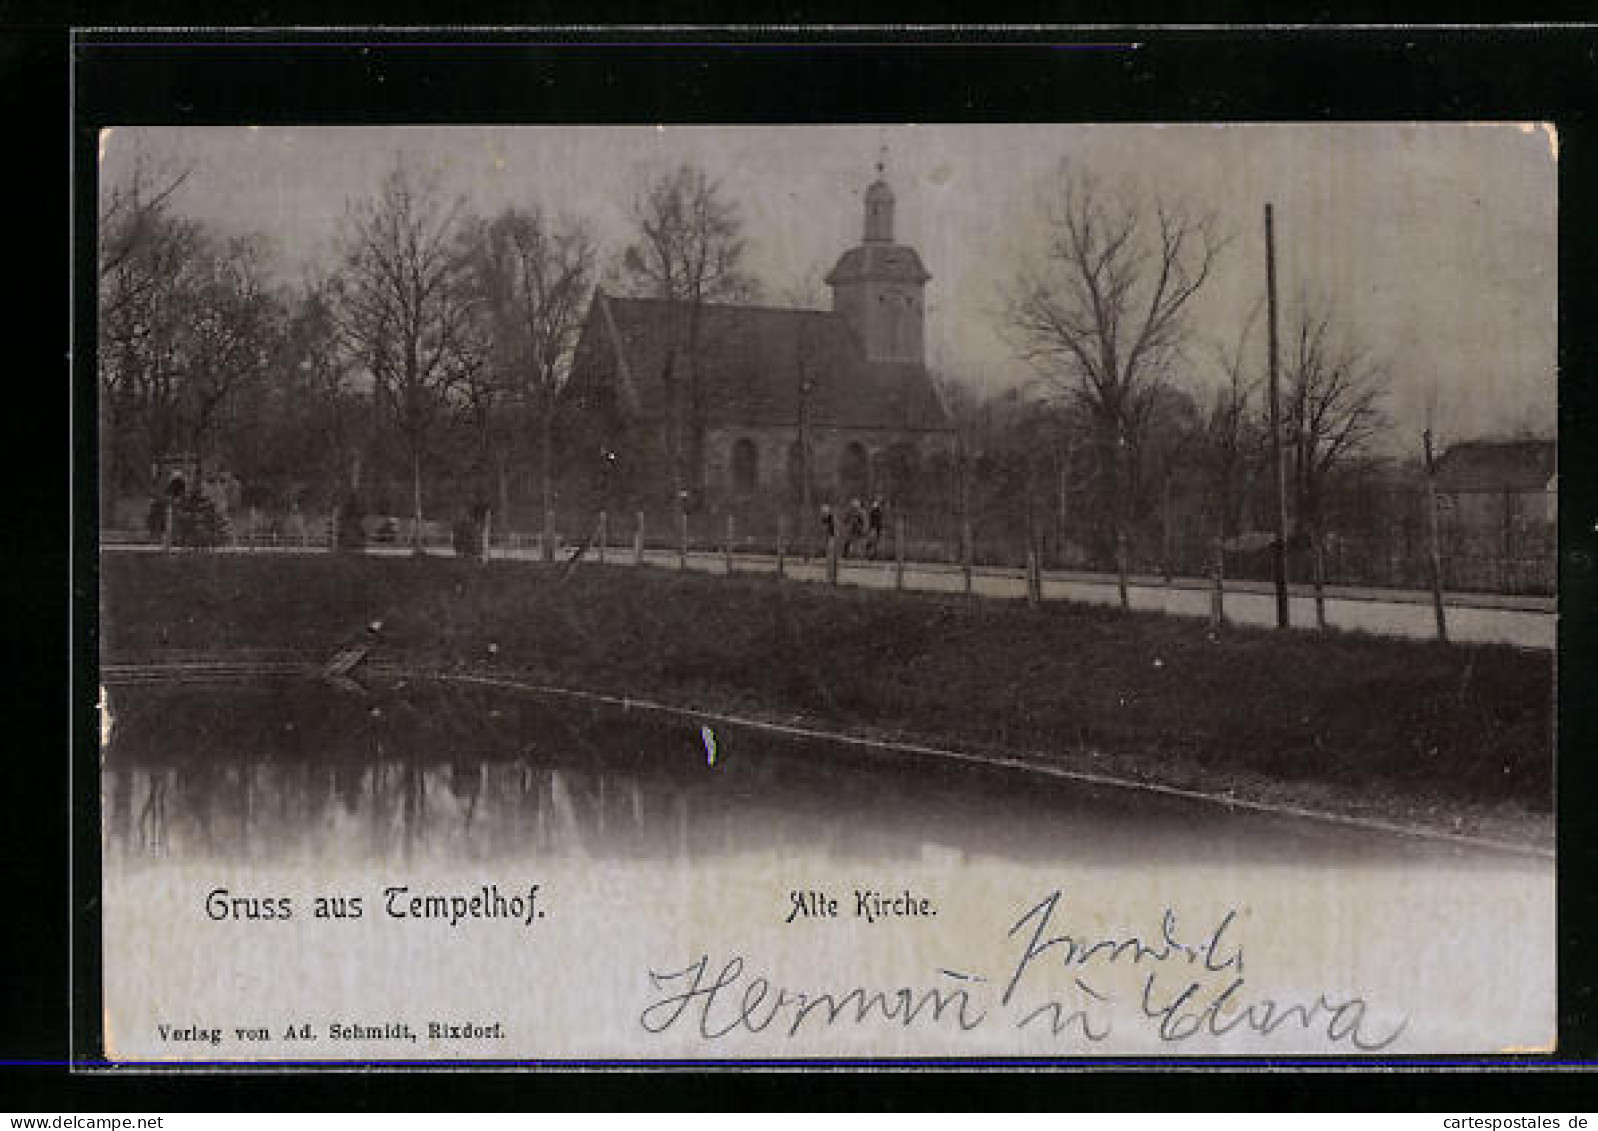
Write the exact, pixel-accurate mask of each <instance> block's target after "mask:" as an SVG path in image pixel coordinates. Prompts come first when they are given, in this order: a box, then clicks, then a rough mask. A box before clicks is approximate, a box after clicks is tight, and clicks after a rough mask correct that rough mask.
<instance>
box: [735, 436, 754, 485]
mask: <svg viewBox="0 0 1598 1131" xmlns="http://www.w3.org/2000/svg"><path fill="white" fill-rule="evenodd" d="M732 486H733V490H735V491H738V492H739V493H741V494H745V495H749V494H753V493H754V491H755V489H756V488H757V487H759V486H760V451H759V449H757V448H756V447H755V442H754V441H753V440H751V439H750V438H749V437H748V436H742V437H740V438H739V439H738V442H737V443H735V444H733V446H732Z"/></svg>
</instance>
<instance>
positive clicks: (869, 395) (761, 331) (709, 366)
mask: <svg viewBox="0 0 1598 1131" xmlns="http://www.w3.org/2000/svg"><path fill="white" fill-rule="evenodd" d="M681 313H682V308H681V307H680V306H677V305H675V304H672V303H668V302H666V301H664V300H661V299H640V298H616V297H612V296H610V295H606V294H604V293H603V292H598V293H596V295H595V298H594V312H591V314H590V319H589V326H588V328H587V329H585V331H584V336H585V337H587V336H588V335H589V334H590V333H600V334H603V335H604V338H605V340H607V341H608V342H609V344H610V347H611V348H613V349H615V350H616V352H617V355H618V356H617V361H618V363H619V364H618V369H619V370H620V372H619V374H618V376H619V378H620V379H621V380H622V381H624V382H627V383H628V384H629V386H630V389H629V391H628V393H629V395H628V397H627V399H628V400H629V401H630V402H631V405H630V407H631V408H632V410H633V411H634V412H636V413H638V414H639V415H642V416H646V417H658V416H659V415H661V414H662V413H663V412H664V389H663V387H662V382H661V374H662V371H663V369H664V365H665V360H666V357H667V354H668V352H669V350H670V348H671V343H672V342H673V340H674V337H675V333H676V325H677V324H678V323H676V321H675V320H676V319H678V318H680V316H681ZM596 315H598V317H596ZM700 317H701V319H702V321H701V324H700V331H699V333H700V342H701V358H702V370H701V373H702V375H703V376H702V380H703V381H704V392H705V403H706V406H707V416H708V423H710V424H712V425H714V424H744V425H779V426H781V425H793V424H795V423H796V422H797V421H798V419H799V403H800V384H801V381H802V380H803V379H805V378H808V379H809V380H810V382H811V390H810V394H809V412H808V415H809V419H810V422H811V423H812V424H815V425H818V426H820V427H829V426H830V427H853V428H883V429H893V430H909V431H924V430H941V429H946V428H948V427H949V426H950V425H949V419H948V414H947V413H946V412H945V411H944V408H943V404H942V402H941V401H940V400H939V399H938V395H937V392H936V390H935V389H934V388H933V385H932V378H931V376H930V375H929V374H928V373H927V370H926V366H924V365H921V364H918V363H912V362H872V361H868V360H866V358H865V354H864V350H863V348H862V346H861V343H860V339H859V337H858V336H856V334H855V332H854V330H853V329H852V328H851V327H850V326H849V324H848V323H847V322H846V321H845V320H844V319H843V317H842V316H841V315H838V314H835V313H833V312H832V311H828V310H792V309H784V308H778V307H764V306H733V305H726V304H720V303H714V304H706V305H705V306H704V307H702V308H701V314H700ZM596 323H599V325H597V326H596ZM578 352H579V362H578V365H579V369H580V368H581V367H582V361H581V355H582V353H583V350H581V349H579V351H578ZM581 376H582V375H581V374H580V373H577V374H574V378H580V377H581Z"/></svg>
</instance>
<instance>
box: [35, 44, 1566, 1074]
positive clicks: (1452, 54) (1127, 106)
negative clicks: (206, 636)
mask: <svg viewBox="0 0 1598 1131" xmlns="http://www.w3.org/2000/svg"><path fill="white" fill-rule="evenodd" d="M130 38H133V37H131V36H129V35H126V34H117V33H97V32H80V33H77V34H76V35H75V36H74V37H73V39H72V41H71V43H70V44H69V52H70V61H71V64H72V69H71V74H70V84H71V92H72V97H73V106H72V130H73V135H72V151H73V158H74V160H75V162H76V163H77V173H78V175H77V178H76V180H75V183H73V184H72V185H71V186H70V187H71V190H72V193H73V195H72V197H71V200H72V208H73V220H74V221H75V225H76V233H77V237H76V245H75V251H76V255H77V264H76V265H77V266H78V267H79V268H80V270H79V271H78V273H77V276H76V278H75V280H74V282H75V284H76V289H75V290H74V292H73V299H74V315H73V319H74V320H73V361H74V366H75V372H76V376H75V379H74V381H73V383H72V392H71V398H72V413H73V417H74V419H75V421H76V424H77V431H76V432H75V433H74V434H73V436H72V445H73V453H72V458H73V464H74V468H75V473H76V474H75V477H74V483H73V495H72V499H71V505H72V511H73V513H74V514H76V515H78V516H85V515H87V516H93V515H94V514H96V513H97V507H96V500H95V498H94V476H93V474H92V469H93V464H94V451H95V445H94V439H93V434H92V432H93V420H94V383H93V379H92V356H93V353H92V351H93V333H94V326H93V315H92V308H93V293H92V284H88V285H86V278H88V279H92V272H90V273H88V275H87V276H86V275H85V273H84V272H83V271H82V270H81V267H82V264H83V262H84V256H85V255H86V254H92V252H90V251H88V250H87V249H92V246H93V237H92V232H93V222H94V213H95V209H94V185H93V177H92V172H93V169H94V164H95V162H94V154H95V146H94V133H95V130H96V129H97V127H98V126H99V125H100V124H194V125H199V124H222V123H228V122H240V121H251V122H255V123H258V124H263V125H265V124H288V123H312V122H322V123H330V122H341V123H351V124H354V123H373V124H375V123H379V122H396V123H397V122H407V123H442V122H449V121H469V122H473V123H482V124H489V123H498V122H574V121H584V122H593V123H605V122H649V121H656V120H660V121H669V122H695V121H697V122H725V123H735V122H740V123H741V122H760V121H793V122H834V121H835V122H876V121H916V120H920V121H961V122H976V121H1053V120H1081V121H1125V122H1131V121H1212V120H1247V121H1325V120H1383V119H1411V118H1414V119H1426V118H1435V119H1442V120H1450V119H1472V118H1475V119H1516V120H1552V121H1554V122H1555V123H1556V125H1557V126H1558V127H1559V129H1560V147H1561V152H1560V157H1561V163H1560V239H1559V247H1560V253H1559V256H1560V296H1561V298H1560V339H1561V340H1560V355H1559V356H1560V366H1561V381H1560V407H1559V425H1560V436H1561V439H1562V440H1563V441H1564V443H1562V445H1561V463H1562V465H1563V466H1562V468H1561V480H1562V483H1561V486H1562V490H1561V500H1560V506H1561V543H1562V545H1561V567H1560V601H1561V613H1562V616H1561V625H1560V649H1559V702H1560V705H1561V707H1560V727H1559V746H1560V761H1559V785H1560V806H1559V821H1560V824H1559V853H1560V857H1559V871H1560V889H1559V914H1560V935H1559V938H1560V955H1559V970H1560V1050H1559V1053H1558V1054H1557V1056H1556V1057H1554V1058H1514V1059H1508V1058H1505V1059H1503V1060H1494V1061H1492V1062H1491V1063H1493V1064H1496V1065H1499V1066H1502V1067H1511V1066H1514V1067H1522V1068H1525V1067H1530V1066H1533V1065H1538V1066H1547V1067H1552V1066H1553V1065H1554V1064H1556V1063H1558V1062H1561V1061H1564V1062H1568V1061H1569V1060H1570V1059H1590V1058H1593V1057H1595V1056H1598V1039H1595V1035H1594V1026H1593V1000H1594V989H1593V983H1594V978H1593V974H1592V971H1593V970H1594V969H1595V968H1598V962H1595V961H1594V960H1595V958H1598V955H1595V954H1594V945H1593V941H1592V935H1591V930H1590V924H1591V921H1592V912H1591V906H1590V903H1589V902H1587V901H1585V900H1583V899H1582V898H1581V896H1582V888H1581V884H1580V881H1579V879H1572V877H1583V876H1586V875H1588V874H1590V872H1591V865H1592V863H1593V854H1594V845H1593V843H1592V840H1591V834H1590V832H1589V826H1588V825H1587V824H1586V822H1584V821H1583V820H1582V816H1583V815H1584V814H1583V812H1582V806H1581V800H1582V799H1583V798H1585V797H1589V796H1592V794H1593V789H1592V784H1593V783H1592V780H1591V778H1592V775H1593V770H1592V769H1591V767H1590V765H1583V759H1582V756H1581V752H1582V751H1583V750H1585V749H1588V748H1589V747H1591V746H1592V743H1591V741H1590V738H1591V723H1590V720H1589V717H1588V712H1587V710H1586V702H1587V700H1588V698H1589V696H1588V691H1589V689H1591V688H1592V687H1593V661H1592V660H1591V658H1588V657H1584V656H1583V655H1582V652H1583V651H1584V649H1582V647H1581V641H1582V639H1583V638H1584V637H1585V633H1584V632H1583V631H1582V626H1583V625H1584V624H1585V623H1586V622H1587V619H1588V617H1589V615H1590V603H1591V599H1592V589H1593V579H1592V573H1593V569H1594V566H1595V555H1598V544H1595V541H1598V540H1595V539H1594V538H1593V523H1592V518H1593V513H1594V509H1595V508H1594V497H1593V490H1592V486H1591V485H1592V483H1593V482H1594V477H1593V475H1592V474H1591V470H1590V468H1589V467H1588V462H1589V461H1590V459H1591V452H1590V450H1587V449H1588V448H1589V447H1590V446H1589V445H1588V444H1587V443H1585V440H1586V436H1587V427H1588V421H1589V418H1590V416H1591V414H1592V411H1593V407H1592V403H1591V401H1592V392H1591V389H1590V382H1588V381H1587V380H1586V379H1585V376H1584V375H1585V374H1587V373H1589V372H1591V370H1592V367H1593V355H1594V352H1595V351H1594V342H1593V330H1592V326H1593V321H1594V320H1593V318H1592V314H1593V306H1594V304H1593V301H1592V300H1593V282H1594V277H1593V268H1592V264H1593V263H1594V262H1595V258H1598V257H1595V255H1594V252H1595V251H1598V246H1595V245H1598V224H1595V223H1594V222H1593V220H1594V217H1593V216H1592V215H1591V213H1592V212H1593V207H1592V205H1591V204H1590V203H1589V202H1590V201H1592V200H1594V199H1598V193H1595V192H1594V191H1593V190H1594V188H1595V186H1598V177H1595V175H1594V174H1595V169H1598V144H1595V143H1598V126H1595V123H1594V110H1595V109H1598V67H1595V64H1594V61H1593V60H1594V52H1598V35H1595V33H1594V31H1593V29H1592V28H1591V27H1586V28H1583V27H1573V26H1567V27H1563V28H1551V27H1546V26H1543V27H1529V26H1528V27H1520V28H1488V27H1473V28H1453V29H1433V28H1416V27H1410V28H1349V27H1342V28H1338V27H1308V28H1305V27H1301V28H1297V29H1291V30H1286V29H1264V28H1247V27H1239V28H1220V27H1209V28H1192V27H1189V28H1174V27H1167V28H1158V29H1151V28H1129V27H1128V28H1110V27H1090V28H1080V29H1075V30H1073V29H1065V28H1058V29H1050V30H1047V31H1038V30H1030V31H1003V30H988V31H984V32H973V31H969V30H966V29H957V28H925V29H922V30H911V29H905V28H898V29H893V30H887V29H880V30H874V31H867V30H849V29H833V30H820V29H806V30H793V29H789V30H786V31H774V30H773V31H752V30H745V31H741V32H730V31H713V30H705V29H672V28H662V27H659V26H653V27H649V28H647V29H639V28H634V29H628V28H625V27H620V26H613V27H610V28H607V29H605V30H603V31H597V32H590V33H578V32H572V31H567V30H562V29H550V30H545V31H536V32H514V33H502V32H496V33H489V32H468V31H451V32H444V33H440V32H436V31H435V32H426V33H393V32H373V31H360V32H331V33H330V32H315V33H284V32H281V31H258V32H244V33H234V34H233V35H231V36H229V37H224V38H225V39H226V41H227V45H226V46H212V47H204V46H198V45H197V43H212V44H218V43H222V42H223V39H219V38H218V37H217V36H216V35H215V34H204V33H171V32H149V33H141V34H140V35H139V36H138V38H140V39H144V40H147V41H154V45H143V46H134V45H133V44H132V43H130V42H128V41H129V39H130ZM646 41H647V42H646ZM1128 42H1131V43H1136V44H1137V45H1138V46H1137V48H1136V49H1135V50H1124V49H1122V48H1120V47H1117V46H1115V45H1117V44H1124V43H1128ZM363 44H364V45H365V47H366V50H365V51H362V50H361V46H362V45H363ZM490 44H491V45H490ZM277 45H281V46H277ZM429 45H431V46H429ZM532 70H536V72H537V74H538V76H539V78H540V80H541V81H540V83H539V84H536V85H535V84H533V83H530V82H528V81H527V77H528V74H529V71H532ZM795 91H801V92H803V98H802V100H799V101H796V100H795V97H794V92H795ZM85 374H87V376H85ZM91 523H92V518H91ZM72 533H73V534H74V535H75V536H76V540H75V542H74V544H73V547H72V558H71V563H70V565H71V578H72V591H73V594H74V597H75V602H74V609H73V611H74V613H75V614H76V615H77V618H78V619H76V620H75V621H74V622H73V625H72V627H73V630H74V631H73V634H72V646H73V661H74V673H73V674H74V680H75V686H76V687H77V689H78V691H79V693H80V694H79V696H78V698H77V700H76V701H74V702H73V704H72V707H73V716H72V723H73V726H72V730H73V738H74V744H73V776H74V781H75V783H76V785H77V787H78V788H77V790H76V792H75V794H74V796H73V798H72V804H73V813H74V818H75V819H74V822H73V829H72V837H73V840H72V848H73V850H74V851H73V865H74V869H73V876H72V883H73V888H74V891H75V893H76V894H77V899H76V902H75V903H74V905H73V906H72V908H71V915H72V917H73V929H74V942H75V944H76V945H75V946H74V947H73V950H72V953H71V956H70V958H71V963H72V981H73V985H74V989H75V991H76V993H75V997H76V1000H75V1001H74V1004H73V1014H74V1016H73V1022H74V1025H73V1027H74V1030H75V1031H76V1034H77V1036H78V1038H79V1040H80V1041H81V1040H82V1038H83V1037H84V1036H85V1035H86V1034H88V1033H97V1031H98V1013H99V1009H98V1001H99V982H98V963H99V945H98V943H99V940H98V931H97V925H98V924H97V907H96V905H95V903H94V901H93V898H92V896H90V895H87V894H85V893H95V892H97V891H98V883H99V857H98V853H99V843H98V832H97V829H98V807H97V791H96V790H95V789H94V788H93V783H94V782H95V780H97V773H98V764H97V754H96V743H95V741H94V738H93V735H94V732H95V720H94V715H93V702H92V696H89V697H88V698H87V699H85V698H84V697H83V695H82V694H81V692H82V691H83V689H84V688H86V687H87V688H92V687H93V686H94V683H95V678H94V672H95V651H94V645H95V640H96V626H95V624H94V619H93V614H94V595H95V594H96V592H97V588H98V576H97V563H96V555H97V547H96V546H95V544H94V535H93V528H92V525H91V524H89V523H84V522H82V521H81V520H80V521H79V522H77V524H76V525H75V528H74V530H73V531H72ZM58 701H59V700H58ZM57 720H59V716H57ZM56 725H57V726H59V722H58V721H57V724H56ZM85 739H87V741H85ZM40 906H48V904H44V903H41V904H40ZM17 973H18V972H16V971H12V972H8V978H7V980H8V983H9V982H10V981H12V980H13V979H16V980H18V981H19V984H20V983H21V982H22V981H23V980H22V979H17ZM1512 975H1513V972H1512V971H1506V976H1512ZM30 1004H31V1002H30ZM13 1047H16V1048H18V1049H19V1050H20V1049H21V1048H22V1047H23V1046H13ZM80 1047H81V1046H80ZM1436 1060H1437V1058H1410V1059H1409V1060H1408V1061H1407V1062H1406V1061H1405V1060H1400V1061H1398V1062H1397V1064H1399V1065H1400V1066H1402V1065H1403V1064H1405V1063H1411V1064H1412V1065H1413V1066H1414V1067H1417V1068H1418V1067H1420V1066H1421V1064H1422V1063H1429V1062H1433V1061H1436ZM941 1063H943V1064H946V1065H947V1064H959V1063H963V1062H947V1061H946V1062H941ZM1311 1063H1313V1064H1316V1065H1318V1066H1321V1067H1327V1068H1329V1067H1331V1062H1327V1061H1312V1062H1311ZM1366 1063H1367V1064H1369V1065H1372V1066H1374V1065H1375V1064H1380V1063H1382V1062H1366ZM885 1066H886V1067H893V1066H894V1065H892V1063H891V1062H889V1063H887V1064H886V1065H885ZM999 1066H1003V1062H999ZM1160 1066H1161V1067H1167V1068H1181V1067H1182V1066H1183V1064H1182V1062H1181V1061H1166V1062H1160ZM1233 1066H1234V1067H1236V1066H1239V1065H1236V1064H1234V1065H1233ZM1151 1067H1152V1066H1151ZM1194 1067H1196V1066H1194ZM185 1071H186V1070H185ZM263 1071H264V1070H262V1069H240V1070H238V1074H239V1077H240V1078H252V1079H253V1078H258V1077H259V1076H260V1074H261V1073H262V1072H263ZM328 1071H330V1072H333V1073H342V1072H343V1069H333V1070H328ZM754 1073H755V1070H754V1069H744V1070H740V1072H739V1073H738V1075H743V1076H752V1075H754ZM112 1074H113V1075H120V1074H121V1073H120V1072H113V1073H112ZM596 1075H597V1074H596ZM655 1075H656V1076H657V1078H658V1077H664V1078H668V1079H673V1080H680V1079H682V1074H681V1073H676V1072H671V1071H669V1070H668V1071H665V1072H662V1073H657V1074H655ZM721 1075H723V1076H724V1075H726V1074H725V1073H723V1074H721ZM386 1077H387V1074H386V1073H384V1072H381V1071H379V1072H377V1073H373V1074H372V1075H371V1076H370V1077H367V1079H382V1078H386ZM312 1078H314V1077H312ZM833 1078H834V1079H836V1078H837V1077H836V1075H835V1076H834V1077H833ZM1267 1078H1269V1079H1275V1080H1280V1079H1282V1078H1283V1076H1282V1074H1280V1073H1267V1074H1264V1075H1263V1076H1262V1077H1260V1078H1258V1079H1259V1082H1261V1083H1263V1081H1264V1079H1267ZM1297 1078H1301V1077H1297ZM80 1079H81V1077H80ZM160 1079H162V1080H166V1079H170V1077H168V1076H166V1075H163V1076H162V1077H160ZM301 1079H307V1078H305V1077H302V1078H301ZM1333 1079H1335V1077H1334V1078H1333ZM1544 1079H1547V1078H1544ZM1369 1082H1371V1079H1370V1078H1367V1079H1366V1083H1369ZM239 1083H240V1085H241V1086H250V1085H243V1083H242V1079H240V1080H239ZM1073 1086H1075V1085H1073ZM1140 1088H1141V1086H1140V1085H1137V1084H1133V1085H1132V1093H1133V1094H1134V1095H1135V1094H1136V1092H1137V1091H1139V1090H1140ZM936 1090H937V1089H932V1091H934V1092H935V1091H936ZM1361 1090H1363V1088H1362V1089H1361ZM1383 1090H1384V1091H1386V1089H1383ZM972 1095H973V1096H974V1093H972ZM1389 1095H1391V1093H1390V1092H1389ZM929 1098H930V1096H929ZM1507 1098H1509V1097H1507V1096H1503V1095H1500V1097H1499V1099H1498V1103H1499V1104H1502V1102H1503V1101H1504V1100H1505V1099H1507ZM1389 1102H1391V1101H1390V1100H1389Z"/></svg>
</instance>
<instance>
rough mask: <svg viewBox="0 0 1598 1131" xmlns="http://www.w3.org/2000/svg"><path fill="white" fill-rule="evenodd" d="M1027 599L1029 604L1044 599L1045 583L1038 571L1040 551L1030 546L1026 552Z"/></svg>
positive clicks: (1034, 603)
mask: <svg viewBox="0 0 1598 1131" xmlns="http://www.w3.org/2000/svg"><path fill="white" fill-rule="evenodd" d="M1026 599H1027V604H1029V605H1036V604H1037V603H1038V602H1039V601H1041V600H1043V583H1042V578H1041V577H1040V575H1039V573H1038V552H1037V550H1035V549H1033V548H1032V547H1030V546H1029V547H1027V552H1026Z"/></svg>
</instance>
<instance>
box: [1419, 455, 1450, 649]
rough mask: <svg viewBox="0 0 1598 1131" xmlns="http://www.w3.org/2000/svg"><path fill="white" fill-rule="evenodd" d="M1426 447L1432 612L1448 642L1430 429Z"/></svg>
mask: <svg viewBox="0 0 1598 1131" xmlns="http://www.w3.org/2000/svg"><path fill="white" fill-rule="evenodd" d="M1421 442H1422V443H1423V445H1424V446H1425V449H1426V538H1427V542H1428V543H1429V549H1430V553H1429V554H1428V557H1429V558H1430V559H1431V574H1432V612H1433V614H1434V615H1435V616H1436V618H1437V639H1439V640H1441V641H1442V642H1443V643H1444V644H1447V643H1448V617H1447V615H1446V614H1445V613H1444V612H1443V553H1442V546H1441V545H1440V543H1439V540H1438V535H1437V467H1436V464H1435V463H1434V462H1433V461H1432V431H1431V429H1430V428H1428V429H1426V431H1425V432H1424V433H1422V435H1421Z"/></svg>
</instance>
